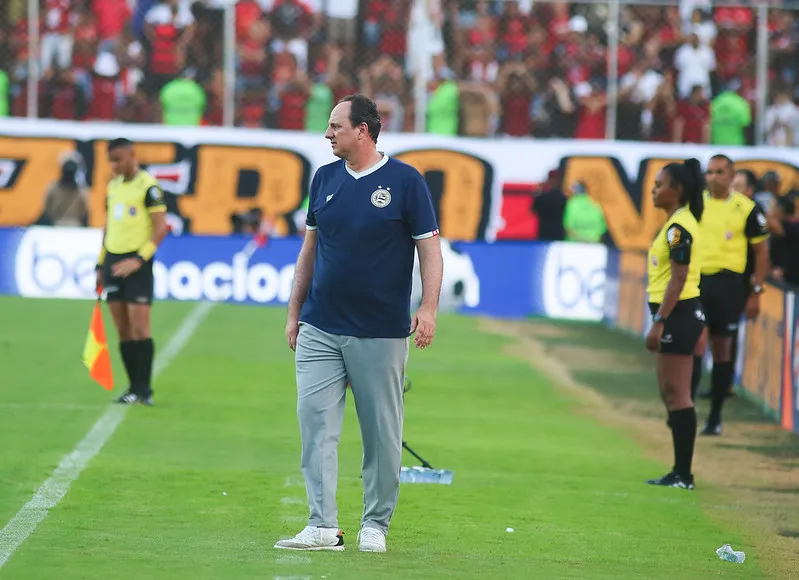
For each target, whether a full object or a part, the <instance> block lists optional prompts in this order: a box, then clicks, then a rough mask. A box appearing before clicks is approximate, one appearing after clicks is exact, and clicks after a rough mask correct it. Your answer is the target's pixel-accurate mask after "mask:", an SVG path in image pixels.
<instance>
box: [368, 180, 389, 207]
mask: <svg viewBox="0 0 799 580" xmlns="http://www.w3.org/2000/svg"><path fill="white" fill-rule="evenodd" d="M389 189H390V188H386V189H383V186H382V185H379V186H378V187H377V189H376V190H375V191H374V193H372V205H373V206H375V207H377V208H381V209H382V208H384V207H386V206H387V205H388V204H390V203H391V191H389Z"/></svg>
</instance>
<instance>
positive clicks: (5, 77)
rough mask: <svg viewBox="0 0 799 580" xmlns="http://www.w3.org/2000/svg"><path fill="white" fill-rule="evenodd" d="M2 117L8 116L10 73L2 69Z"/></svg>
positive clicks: (0, 83) (0, 113)
mask: <svg viewBox="0 0 799 580" xmlns="http://www.w3.org/2000/svg"><path fill="white" fill-rule="evenodd" d="M0 117H8V75H7V74H6V72H5V71H2V70H0Z"/></svg>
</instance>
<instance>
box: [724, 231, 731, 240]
mask: <svg viewBox="0 0 799 580" xmlns="http://www.w3.org/2000/svg"><path fill="white" fill-rule="evenodd" d="M724 237H725V238H726V239H728V240H731V239H732V232H727V233H726V234H724Z"/></svg>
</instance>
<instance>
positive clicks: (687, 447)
mask: <svg viewBox="0 0 799 580" xmlns="http://www.w3.org/2000/svg"><path fill="white" fill-rule="evenodd" d="M669 423H670V424H671V436H672V440H673V441H674V471H676V472H677V474H678V475H679V476H680V477H682V478H683V480H685V481H690V480H691V478H692V477H693V475H692V474H691V464H692V463H693V461H694V442H695V441H696V409H694V408H693V407H689V408H687V409H680V410H679V411H669Z"/></svg>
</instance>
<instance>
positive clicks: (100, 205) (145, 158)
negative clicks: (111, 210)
mask: <svg viewBox="0 0 799 580" xmlns="http://www.w3.org/2000/svg"><path fill="white" fill-rule="evenodd" d="M133 150H134V151H135V153H136V159H137V160H138V161H139V163H141V164H142V165H149V164H151V163H174V162H175V155H176V153H177V151H176V150H177V146H176V145H175V144H174V143H135V144H134V145H133ZM113 177H114V172H113V171H112V170H111V164H110V163H109V162H108V141H105V140H98V141H95V142H94V171H93V173H92V190H91V191H90V192H89V225H91V226H94V227H103V226H104V225H105V197H106V192H107V186H108V182H109V181H111V179H112V178H113Z"/></svg>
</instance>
